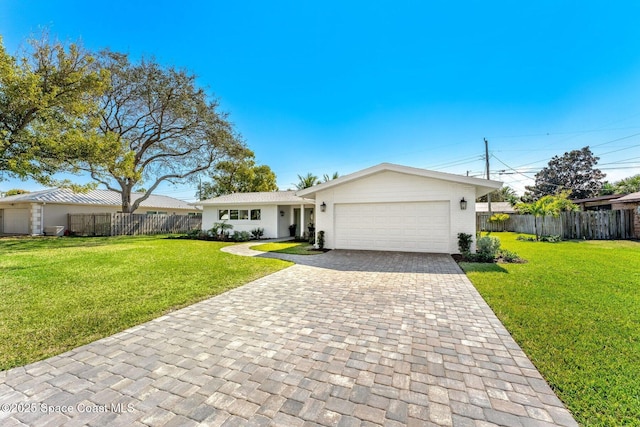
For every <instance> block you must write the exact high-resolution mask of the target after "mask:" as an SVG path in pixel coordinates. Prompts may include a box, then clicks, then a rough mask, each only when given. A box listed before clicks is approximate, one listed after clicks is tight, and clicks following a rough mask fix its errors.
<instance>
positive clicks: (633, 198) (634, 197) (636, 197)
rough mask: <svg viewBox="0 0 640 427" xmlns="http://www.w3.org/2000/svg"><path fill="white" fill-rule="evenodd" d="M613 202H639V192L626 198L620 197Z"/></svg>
mask: <svg viewBox="0 0 640 427" xmlns="http://www.w3.org/2000/svg"><path fill="white" fill-rule="evenodd" d="M613 201H614V202H623V203H627V202H640V191H636V192H635V193H629V194H627V195H626V196H622V197H620V198H619V199H615V200H613Z"/></svg>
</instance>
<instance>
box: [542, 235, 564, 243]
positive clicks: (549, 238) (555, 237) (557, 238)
mask: <svg viewBox="0 0 640 427" xmlns="http://www.w3.org/2000/svg"><path fill="white" fill-rule="evenodd" d="M540 241H541V242H549V243H558V242H560V241H562V237H560V236H559V235H557V234H554V235H551V236H541V237H540Z"/></svg>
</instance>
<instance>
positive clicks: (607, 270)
mask: <svg viewBox="0 0 640 427" xmlns="http://www.w3.org/2000/svg"><path fill="white" fill-rule="evenodd" d="M491 235H492V236H496V237H499V238H500V240H501V242H502V247H503V248H506V249H509V250H512V251H515V252H517V253H518V254H519V255H520V256H521V257H523V258H525V259H527V260H528V261H529V262H528V263H526V264H500V265H483V264H469V263H462V264H461V266H462V268H463V269H464V270H465V272H466V273H467V275H468V276H469V278H470V279H471V281H472V282H473V283H474V285H475V286H476V288H477V289H478V291H479V292H480V293H481V294H482V296H483V297H484V298H485V300H486V301H487V302H488V303H489V305H490V306H491V307H492V309H493V310H494V311H495V312H496V314H497V315H498V317H499V318H500V319H501V320H502V322H503V323H504V325H505V326H506V327H507V329H508V330H509V331H510V332H511V334H512V335H513V337H514V338H515V340H516V341H517V342H518V343H519V344H520V346H521V347H522V348H523V350H524V351H525V352H526V353H527V355H528V356H529V357H530V358H531V359H532V361H533V363H534V364H535V365H536V366H537V367H538V369H539V370H540V372H541V373H542V375H543V376H544V377H545V379H546V380H547V381H548V382H549V384H550V385H551V387H552V388H553V389H554V390H555V392H556V393H557V394H558V396H559V397H560V398H561V399H562V401H563V402H564V403H565V404H566V405H567V407H568V408H569V410H571V412H572V413H573V414H574V416H575V417H576V419H577V421H578V422H579V423H580V424H582V425H585V426H586V425H588V426H592V425H593V426H595V425H602V426H613V425H628V426H631V425H636V426H638V425H640V243H639V242H631V241H567V242H560V243H542V242H521V241H517V240H516V239H515V237H516V234H514V233H492V234H491Z"/></svg>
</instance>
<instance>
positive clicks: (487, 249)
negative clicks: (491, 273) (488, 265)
mask: <svg viewBox="0 0 640 427" xmlns="http://www.w3.org/2000/svg"><path fill="white" fill-rule="evenodd" d="M499 250H500V239H498V238H497V237H490V236H485V237H481V238H479V239H478V241H477V242H476V252H477V256H478V258H479V259H480V262H493V261H494V260H495V259H496V256H497V255H498V251H499Z"/></svg>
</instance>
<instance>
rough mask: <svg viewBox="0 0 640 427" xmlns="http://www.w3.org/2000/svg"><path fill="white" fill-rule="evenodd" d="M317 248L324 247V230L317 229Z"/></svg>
mask: <svg viewBox="0 0 640 427" xmlns="http://www.w3.org/2000/svg"><path fill="white" fill-rule="evenodd" d="M318 248H319V249H324V231H318Z"/></svg>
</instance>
